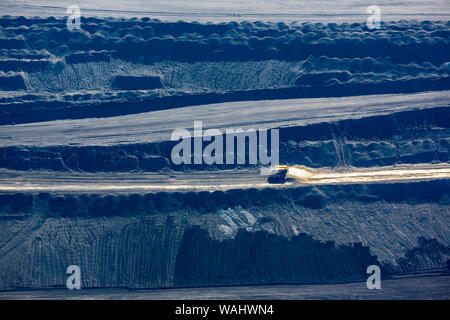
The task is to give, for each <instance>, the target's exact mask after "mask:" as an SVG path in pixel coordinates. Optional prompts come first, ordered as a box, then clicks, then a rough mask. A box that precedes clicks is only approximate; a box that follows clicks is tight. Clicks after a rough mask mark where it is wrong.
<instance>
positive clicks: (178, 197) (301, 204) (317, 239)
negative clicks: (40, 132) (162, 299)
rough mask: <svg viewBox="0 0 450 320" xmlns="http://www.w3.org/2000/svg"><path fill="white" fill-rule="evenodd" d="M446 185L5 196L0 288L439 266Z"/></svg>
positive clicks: (271, 278) (203, 281) (345, 275)
mask: <svg viewBox="0 0 450 320" xmlns="http://www.w3.org/2000/svg"><path fill="white" fill-rule="evenodd" d="M449 187H450V182H449V181H448V180H441V181H439V180H438V181H430V182H417V183H408V184H402V183H395V184H371V185H340V186H338V185H335V186H321V187H298V188H276V189H262V190H258V189H245V190H230V191H226V192H222V191H215V192H212V193H208V192H199V193H197V192H189V193H164V192H161V193H149V194H128V195H113V194H104V195H95V194H90V195H83V194H65V195H57V194H49V193H39V194H19V193H15V194H1V195H0V288H1V289H12V288H19V287H26V288H41V287H54V286H64V285H65V281H66V279H67V277H68V275H67V274H66V268H67V267H68V266H69V265H73V264H75V265H78V266H80V268H81V270H82V285H83V286H84V287H132V288H155V287H173V286H176V287H180V286H181V287H183V286H203V285H233V284H264V283H331V282H345V281H356V280H361V281H362V280H364V279H366V277H367V275H366V268H367V267H368V266H369V265H372V264H377V265H380V266H381V267H382V270H383V276H387V275H389V274H392V273H394V272H406V271H412V270H424V269H430V268H442V267H444V266H445V262H446V260H447V259H448V258H449V257H450V247H449V246H450V238H449V234H450V233H449V230H448V226H449V225H450V212H449V203H450V202H449V191H450V188H449Z"/></svg>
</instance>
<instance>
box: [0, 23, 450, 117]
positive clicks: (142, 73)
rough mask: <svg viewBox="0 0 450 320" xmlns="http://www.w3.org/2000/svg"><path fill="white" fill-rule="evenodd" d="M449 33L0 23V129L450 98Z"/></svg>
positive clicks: (412, 27) (393, 28)
mask: <svg viewBox="0 0 450 320" xmlns="http://www.w3.org/2000/svg"><path fill="white" fill-rule="evenodd" d="M449 25H450V22H449V21H392V22H384V21H383V22H382V28H381V29H374V30H369V29H368V28H367V25H366V23H365V22H363V23H352V24H349V23H340V24H336V23H328V24H323V23H291V24H286V23H283V22H279V23H264V22H239V23H238V22H230V23H219V24H213V23H208V24H200V23H196V22H192V23H189V22H181V21H180V22H174V23H171V22H161V21H159V20H151V19H146V18H144V19H128V20H123V19H122V20H121V19H99V18H82V28H81V29H80V30H74V31H70V30H68V29H67V26H66V20H65V19H60V18H54V17H49V18H25V17H0V48H1V49H0V58H1V59H0V89H1V90H8V91H16V92H19V93H24V94H23V95H17V96H14V97H10V96H9V97H8V96H6V97H2V98H0V106H1V108H0V124H1V125H4V124H17V123H30V122H38V121H50V120H56V119H79V118H89V117H111V116H118V115H125V114H133V113H139V112H146V111H154V110H161V109H169V108H174V107H182V106H189V105H201V104H209V103H218V102H230V101H244V100H264V99H288V98H302V97H303V98H312V97H337V96H349V95H355V94H357V95H367V94H380V93H410V92H421V91H430V90H449V89H450V77H449V73H450V65H449V61H450V55H449V52H450V42H449V38H450V31H449ZM139 90H147V91H148V92H138V91H139ZM118 91H121V92H118ZM45 92H46V93H48V94H49V96H50V98H49V96H46V95H45V94H44V95H42V93H45ZM25 93H26V94H25Z"/></svg>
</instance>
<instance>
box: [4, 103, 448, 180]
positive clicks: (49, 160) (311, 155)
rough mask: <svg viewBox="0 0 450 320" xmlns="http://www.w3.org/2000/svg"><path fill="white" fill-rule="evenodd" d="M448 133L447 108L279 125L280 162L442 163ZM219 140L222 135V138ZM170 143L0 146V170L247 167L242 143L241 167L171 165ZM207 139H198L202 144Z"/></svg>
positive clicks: (312, 164)
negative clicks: (286, 125) (284, 126)
mask: <svg viewBox="0 0 450 320" xmlns="http://www.w3.org/2000/svg"><path fill="white" fill-rule="evenodd" d="M449 132H450V108H448V107H436V108H432V109H423V110H412V111H405V112H398V113H392V114H388V115H380V116H373V117H366V118H361V119H349V120H341V121H336V122H324V123H318V124H311V125H307V126H296V127H288V128H281V129H280V138H279V139H280V163H281V164H288V165H294V164H301V165H306V166H309V167H336V166H347V165H349V166H355V167H370V166H387V165H393V164H397V163H430V162H447V161H449V159H450V140H449ZM268 138H270V133H268ZM246 140H247V142H248V139H246ZM223 141H226V139H225V138H223ZM269 142H270V141H269ZM176 143H178V142H172V141H168V142H159V143H147V144H130V145H115V146H84V147H76V146H49V147H33V146H12V147H0V168H6V169H14V170H36V169H45V170H55V171H61V170H62V171H66V170H74V171H86V172H101V171H104V172H123V171H131V170H142V171H149V172H157V171H166V170H168V169H170V170H176V171H179V170H204V169H227V168H236V167H249V166H251V165H248V163H249V161H248V147H247V148H246V153H247V157H246V165H237V164H234V165H230V164H225V165H214V164H213V165H206V164H202V165H199V164H195V165H194V164H191V165H186V164H181V165H175V164H173V162H172V161H171V151H172V148H173V146H174V145H175V144H176ZM208 143H209V142H203V146H206V145H207V144H208ZM236 145H237V142H236V143H235V146H236ZM269 149H270V143H269ZM192 150H194V149H193V148H192ZM224 152H226V148H224ZM235 155H236V152H235ZM224 159H225V154H224ZM191 162H192V163H193V161H191ZM236 162H237V161H236V160H235V163H236Z"/></svg>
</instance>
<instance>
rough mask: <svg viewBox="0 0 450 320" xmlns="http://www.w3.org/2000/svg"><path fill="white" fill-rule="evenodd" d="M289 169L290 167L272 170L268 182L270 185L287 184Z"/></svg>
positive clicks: (279, 167) (278, 167) (277, 167)
mask: <svg viewBox="0 0 450 320" xmlns="http://www.w3.org/2000/svg"><path fill="white" fill-rule="evenodd" d="M288 169H289V167H288V166H276V167H275V168H274V169H272V172H271V173H270V175H269V177H268V178H267V181H268V182H269V183H285V182H286V175H287V172H288Z"/></svg>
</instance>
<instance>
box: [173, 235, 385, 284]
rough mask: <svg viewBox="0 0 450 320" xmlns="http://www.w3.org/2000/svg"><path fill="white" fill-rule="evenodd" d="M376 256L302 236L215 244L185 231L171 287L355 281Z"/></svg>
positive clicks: (359, 247) (356, 247)
mask: <svg viewBox="0 0 450 320" xmlns="http://www.w3.org/2000/svg"><path fill="white" fill-rule="evenodd" d="M373 264H376V265H378V261H377V258H376V256H372V255H371V254H370V251H369V248H368V247H363V246H362V245H361V243H355V244H354V246H351V245H350V246H339V247H336V246H335V244H334V242H333V241H328V242H326V243H322V242H320V241H317V240H314V239H313V238H312V237H310V236H308V235H307V234H299V235H298V236H296V237H292V238H291V239H287V238H285V237H282V236H278V235H274V234H270V233H268V232H265V231H264V232H261V231H260V232H254V233H253V232H247V231H245V230H242V229H241V230H240V231H239V232H238V234H237V235H236V237H235V238H234V239H230V240H224V241H217V240H212V239H211V238H210V237H209V236H208V232H207V231H206V230H203V229H200V228H199V227H193V228H191V229H188V230H186V231H185V232H184V236H183V239H182V241H181V244H180V249H179V251H178V255H177V260H176V264H175V274H174V285H175V286H179V287H185V286H212V285H236V284H269V283H330V282H345V281H358V280H363V279H365V278H366V277H367V274H366V268H367V267H368V266H369V265H373Z"/></svg>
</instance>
